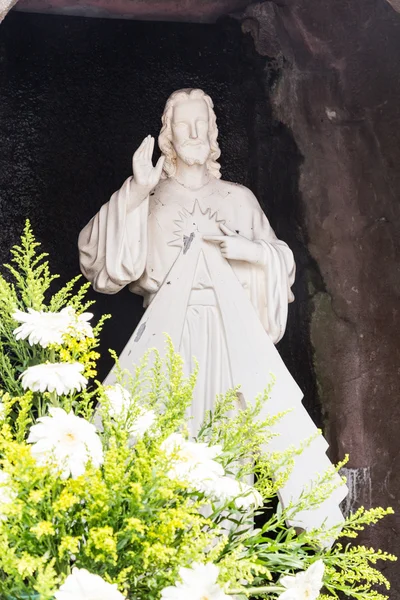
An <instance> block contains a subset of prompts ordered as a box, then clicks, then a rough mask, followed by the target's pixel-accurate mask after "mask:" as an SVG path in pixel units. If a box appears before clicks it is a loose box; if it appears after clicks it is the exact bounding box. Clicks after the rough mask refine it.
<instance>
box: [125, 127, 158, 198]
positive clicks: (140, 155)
mask: <svg viewBox="0 0 400 600" xmlns="http://www.w3.org/2000/svg"><path fill="white" fill-rule="evenodd" d="M153 151H154V138H153V137H152V136H151V135H148V136H147V137H146V138H145V139H144V140H143V142H142V143H141V144H140V146H139V148H138V149H137V150H136V152H135V154H134V155H133V159H132V168H133V178H134V181H135V183H136V185H138V186H140V187H141V188H143V190H144V192H147V193H146V195H147V194H148V193H150V192H151V190H152V189H153V188H155V187H156V185H157V183H158V182H159V181H160V177H161V172H162V168H163V166H164V160H165V157H164V156H161V157H160V158H159V159H158V161H157V164H156V166H155V167H153V162H152V160H151V157H152V156H153Z"/></svg>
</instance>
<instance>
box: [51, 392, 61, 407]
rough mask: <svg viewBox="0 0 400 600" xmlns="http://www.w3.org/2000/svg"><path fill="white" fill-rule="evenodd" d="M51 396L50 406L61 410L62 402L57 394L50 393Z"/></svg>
mask: <svg viewBox="0 0 400 600" xmlns="http://www.w3.org/2000/svg"><path fill="white" fill-rule="evenodd" d="M49 394H50V404H51V405H52V406H55V407H56V408H59V406H60V402H59V400H58V396H57V392H56V391H55V390H54V391H52V392H49Z"/></svg>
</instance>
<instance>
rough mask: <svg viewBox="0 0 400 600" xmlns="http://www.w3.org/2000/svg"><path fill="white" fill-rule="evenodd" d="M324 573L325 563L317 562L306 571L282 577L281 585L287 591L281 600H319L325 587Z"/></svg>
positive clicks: (281, 596) (280, 597)
mask: <svg viewBox="0 0 400 600" xmlns="http://www.w3.org/2000/svg"><path fill="white" fill-rule="evenodd" d="M324 571H325V566H324V563H323V561H322V560H317V561H316V562H315V563H313V564H312V565H311V566H309V567H308V569H307V570H306V571H301V572H300V573H297V574H296V575H285V576H284V577H281V579H280V580H279V583H280V584H281V585H283V587H285V588H286V591H285V592H283V593H282V594H281V595H280V596H279V600H317V598H318V596H319V595H320V592H321V588H322V586H323V577H324Z"/></svg>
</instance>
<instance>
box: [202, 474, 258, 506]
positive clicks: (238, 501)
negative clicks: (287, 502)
mask: <svg viewBox="0 0 400 600" xmlns="http://www.w3.org/2000/svg"><path fill="white" fill-rule="evenodd" d="M202 491H203V492H204V494H206V495H207V496H209V497H210V498H213V499H214V500H217V501H219V502H221V503H222V504H225V503H226V502H231V501H233V500H234V501H235V506H236V508H239V509H241V510H249V509H254V508H259V507H260V506H262V505H263V498H262V496H261V494H260V492H258V491H257V490H256V489H255V488H254V487H252V486H250V485H248V484H247V483H244V482H242V481H237V480H236V479H233V477H226V476H225V477H218V478H217V479H208V480H206V481H205V482H204V488H203V490H202Z"/></svg>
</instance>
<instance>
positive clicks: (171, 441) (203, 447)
mask: <svg viewBox="0 0 400 600" xmlns="http://www.w3.org/2000/svg"><path fill="white" fill-rule="evenodd" d="M161 449H162V450H163V451H164V452H165V453H166V455H167V457H168V458H169V459H170V461H171V468H170V470H169V471H168V476H169V477H170V478H171V479H177V480H178V481H183V482H185V483H189V484H190V485H191V486H192V487H193V488H194V489H197V490H199V491H202V486H203V483H204V481H206V480H209V479H215V478H217V477H222V476H223V475H224V469H223V467H222V465H220V464H219V463H218V462H217V461H215V460H214V458H216V457H217V456H219V455H220V454H221V452H222V448H221V446H208V445H207V444H204V443H198V442H190V441H188V440H185V438H184V437H183V436H182V435H181V434H180V433H173V434H171V435H170V436H169V437H168V438H167V439H166V440H164V442H163V443H162V444H161Z"/></svg>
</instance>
